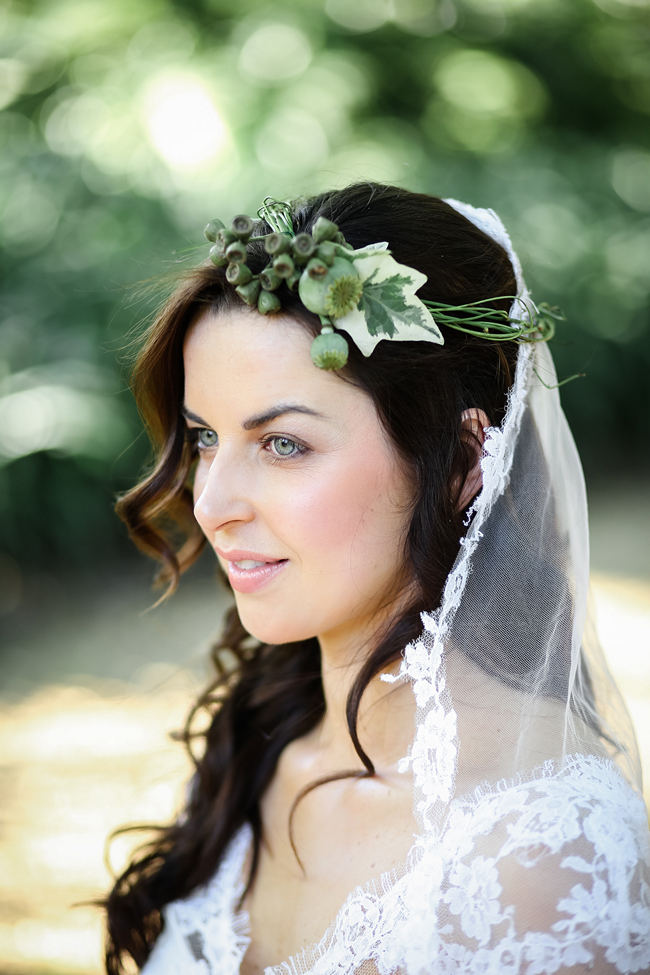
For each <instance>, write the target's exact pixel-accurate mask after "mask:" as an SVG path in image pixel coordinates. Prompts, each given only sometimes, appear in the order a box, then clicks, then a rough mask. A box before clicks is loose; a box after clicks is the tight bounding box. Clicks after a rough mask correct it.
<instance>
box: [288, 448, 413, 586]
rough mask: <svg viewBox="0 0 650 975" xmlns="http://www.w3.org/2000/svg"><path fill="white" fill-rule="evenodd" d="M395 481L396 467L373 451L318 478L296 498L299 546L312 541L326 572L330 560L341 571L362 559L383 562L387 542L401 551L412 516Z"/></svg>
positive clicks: (294, 521) (311, 551)
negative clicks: (408, 522) (328, 474)
mask: <svg viewBox="0 0 650 975" xmlns="http://www.w3.org/2000/svg"><path fill="white" fill-rule="evenodd" d="M395 482H396V477H395V472H394V470H393V469H392V467H388V466H387V464H386V462H385V459H384V458H383V456H380V457H376V456H373V454H372V452H371V451H368V453H366V454H365V456H364V462H363V463H361V464H354V465H351V464H349V463H347V462H343V463H341V464H340V465H337V468H336V470H334V471H332V472H331V476H329V477H327V478H318V477H316V478H314V480H313V483H312V484H311V485H307V486H306V487H305V490H304V491H301V492H297V493H296V496H295V497H294V499H293V500H292V512H293V517H292V524H293V525H294V526H295V529H296V535H295V537H296V540H297V541H296V545H297V546H300V545H301V542H304V543H305V545H306V546H307V543H308V546H309V554H310V556H311V557H312V558H314V557H315V558H316V559H317V560H318V561H319V562H320V563H321V564H322V566H323V570H324V571H325V563H327V561H328V560H331V559H334V560H335V563H334V569H335V571H341V572H344V571H345V570H346V568H348V567H352V563H355V562H358V561H359V560H360V559H361V560H370V561H371V562H376V561H377V559H378V558H381V559H382V560H384V559H385V557H386V554H387V546H388V547H389V549H390V548H394V549H395V550H396V549H397V546H398V538H399V537H401V533H402V530H403V528H404V525H405V522H406V521H407V519H408V514H407V513H406V512H405V511H404V507H403V498H402V494H403V491H402V490H401V483H400V484H396V483H395Z"/></svg>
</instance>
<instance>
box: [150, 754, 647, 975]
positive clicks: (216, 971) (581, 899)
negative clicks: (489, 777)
mask: <svg viewBox="0 0 650 975" xmlns="http://www.w3.org/2000/svg"><path fill="white" fill-rule="evenodd" d="M250 841H251V832H250V830H249V829H248V828H247V827H245V828H244V829H242V830H241V831H240V832H239V833H238V834H237V836H236V837H235V839H234V841H233V843H232V844H231V847H230V849H229V851H228V854H227V856H226V857H225V858H224V861H223V862H222V865H221V867H220V869H219V871H218V872H217V874H216V876H215V878H214V879H213V880H212V881H211V882H210V883H209V884H208V885H207V886H206V887H205V888H203V889H202V890H201V891H197V892H196V893H195V894H194V895H192V896H191V897H190V898H188V899H187V900H185V901H180V902H177V903H175V904H173V905H170V906H169V907H168V909H167V911H166V917H165V920H166V926H168V927H169V928H171V929H172V930H171V931H170V932H169V933H170V934H173V935H174V936H175V938H176V940H177V942H178V943H179V944H182V945H183V946H184V952H185V953H184V960H183V968H182V970H183V972H184V973H186V975H236V973H237V972H238V971H239V967H240V964H241V961H242V959H243V957H244V954H245V951H246V947H247V945H248V943H249V937H248V918H247V916H246V914H245V912H241V911H240V912H237V909H236V905H237V902H238V898H239V897H240V895H241V891H242V868H243V865H244V861H245V857H246V853H247V850H248V848H249V844H250ZM533 866H535V867H536V870H535V872H533V873H532V874H531V873H530V869H531V867H533ZM649 875H650V842H649V837H648V831H647V821H646V814H645V806H644V804H643V801H642V800H641V798H640V797H639V796H638V794H637V793H635V792H634V791H633V790H632V789H631V788H630V787H629V786H628V785H627V784H626V783H625V782H624V780H623V779H622V777H621V775H620V772H619V771H618V769H617V768H616V767H615V766H614V765H613V763H611V762H610V761H609V760H607V759H601V758H594V757H592V756H580V755H578V756H574V757H572V758H571V759H570V760H568V761H567V762H566V763H564V765H563V766H562V767H561V768H558V767H556V765H555V764H554V763H551V762H548V763H546V765H544V766H543V767H542V768H541V769H540V770H538V772H537V773H536V775H535V777H533V778H531V779H529V780H528V781H522V782H517V783H512V784H510V785H508V786H506V787H504V786H503V784H502V785H500V786H499V787H495V788H494V789H493V790H486V789H480V790H477V791H476V793H475V794H473V795H472V796H470V797H465V798H463V799H457V800H454V801H453V802H452V803H451V805H450V807H449V810H448V814H447V817H446V821H445V823H444V826H443V829H442V831H441V833H440V835H439V836H438V837H435V838H434V836H433V834H427V835H424V836H421V837H419V838H418V839H417V840H416V843H415V845H414V847H413V850H412V851H411V854H410V856H409V861H408V863H407V865H406V869H405V872H404V873H403V874H401V875H400V876H395V875H386V876H384V877H382V878H380V880H378V881H376V882H372V883H370V884H368V885H365V886H363V887H360V888H358V889H357V890H355V891H353V892H352V893H351V894H350V895H349V897H348V898H347V900H346V902H345V904H344V905H343V907H342V908H341V910H340V911H339V914H338V915H337V917H336V920H335V922H334V924H333V925H332V927H331V928H330V930H329V931H328V932H327V933H326V935H325V937H324V938H323V940H322V941H321V942H320V944H319V945H317V946H315V947H313V948H310V949H307V950H305V951H304V952H303V953H302V954H300V955H298V956H295V957H294V958H292V959H290V960H288V961H286V962H284V963H283V964H281V965H278V966H275V967H271V968H268V969H266V975H307V973H309V975H331V973H333V972H337V973H341V975H343V973H346V975H353V973H354V972H356V971H358V969H359V968H360V966H361V965H363V964H364V963H365V962H368V961H371V962H372V963H373V964H374V966H375V968H376V970H377V972H378V973H380V975H392V973H395V972H397V971H399V972H400V973H404V975H425V973H426V975H429V973H430V972H431V971H432V966H433V968H434V969H435V971H436V972H441V973H449V975H452V973H453V975H502V973H504V972H506V973H507V972H511V973H513V975H514V973H518V972H525V973H526V975H552V973H554V972H558V971H560V970H561V969H563V968H568V967H570V966H571V965H578V964H581V965H587V966H589V965H592V964H593V963H594V961H596V960H604V961H605V962H606V963H607V964H609V965H610V966H612V967H613V970H615V971H618V972H621V973H632V972H642V971H644V970H646V969H647V968H648V966H649V965H650V886H649V883H648V877H649ZM540 918H543V919H544V921H545V923H544V926H543V927H540V924H539V921H540ZM157 954H158V952H157V946H156V949H154V952H153V954H152V956H151V958H150V960H149V962H148V964H147V966H146V967H145V969H144V972H145V973H146V975H158V973H159V972H160V973H162V972H163V971H165V972H166V971H167V968H166V967H163V964H162V962H163V959H162V958H160V959H159V960H160V963H161V964H160V967H158V960H157ZM161 954H162V953H161ZM177 957H180V956H178V955H177Z"/></svg>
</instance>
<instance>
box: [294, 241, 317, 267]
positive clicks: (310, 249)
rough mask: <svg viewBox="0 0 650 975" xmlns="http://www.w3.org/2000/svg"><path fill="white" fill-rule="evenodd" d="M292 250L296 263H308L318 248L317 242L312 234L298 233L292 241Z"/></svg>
mask: <svg viewBox="0 0 650 975" xmlns="http://www.w3.org/2000/svg"><path fill="white" fill-rule="evenodd" d="M291 250H292V252H293V256H294V260H295V262H296V264H306V263H307V261H308V260H309V258H310V257H311V256H312V254H313V253H314V251H315V250H316V244H315V243H314V241H313V240H312V237H311V235H310V234H296V236H295V237H294V238H293V240H292V241H291Z"/></svg>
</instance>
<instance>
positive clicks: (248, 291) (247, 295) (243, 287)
mask: <svg viewBox="0 0 650 975" xmlns="http://www.w3.org/2000/svg"><path fill="white" fill-rule="evenodd" d="M235 266H236V267H242V265H241V264H237V265H235ZM260 288H261V285H260V282H259V280H258V278H252V280H250V281H249V282H248V283H247V284H239V285H237V287H236V288H235V291H236V292H237V294H238V295H239V297H240V298H243V299H244V301H245V302H246V304H247V305H256V304H257V299H258V297H259V294H260ZM274 297H275V296H274Z"/></svg>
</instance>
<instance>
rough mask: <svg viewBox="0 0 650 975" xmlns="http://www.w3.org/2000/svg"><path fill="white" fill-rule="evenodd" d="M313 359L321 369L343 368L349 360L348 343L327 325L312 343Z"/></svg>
mask: <svg viewBox="0 0 650 975" xmlns="http://www.w3.org/2000/svg"><path fill="white" fill-rule="evenodd" d="M310 351H311V359H312V362H313V363H314V365H315V366H318V368H319V369H342V368H343V366H344V365H345V364H346V362H347V361H348V343H347V342H346V340H345V339H344V338H343V336H342V335H341V334H340V333H339V332H335V331H334V330H333V329H332V328H331V326H329V325H326V326H325V327H324V328H323V329H322V331H321V333H320V335H317V336H316V338H315V339H314V341H313V342H312V344H311V350H310Z"/></svg>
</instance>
